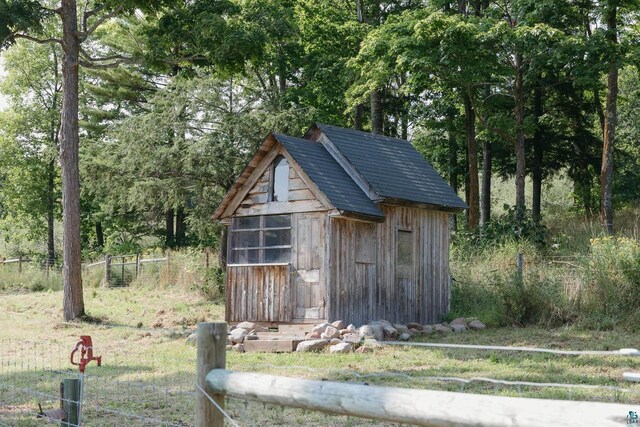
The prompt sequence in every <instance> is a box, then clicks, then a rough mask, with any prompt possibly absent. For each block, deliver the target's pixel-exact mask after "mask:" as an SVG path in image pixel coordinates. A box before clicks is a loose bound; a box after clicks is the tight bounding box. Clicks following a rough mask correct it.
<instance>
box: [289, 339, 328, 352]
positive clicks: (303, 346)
mask: <svg viewBox="0 0 640 427" xmlns="http://www.w3.org/2000/svg"><path fill="white" fill-rule="evenodd" d="M328 345H329V341H327V340H307V341H300V343H299V344H298V346H297V347H296V351H297V352H299V353H305V352H310V351H321V350H322V349H323V348H325V347H326V346H328Z"/></svg>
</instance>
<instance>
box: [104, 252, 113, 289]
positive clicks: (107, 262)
mask: <svg viewBox="0 0 640 427" xmlns="http://www.w3.org/2000/svg"><path fill="white" fill-rule="evenodd" d="M110 266H111V257H110V256H109V254H107V255H105V256H104V284H105V286H109V267H110Z"/></svg>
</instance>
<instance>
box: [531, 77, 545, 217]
mask: <svg viewBox="0 0 640 427" xmlns="http://www.w3.org/2000/svg"><path fill="white" fill-rule="evenodd" d="M543 113H544V111H543V104H542V88H540V87H537V88H536V89H535V93H534V97H533V114H534V115H535V119H536V131H535V133H534V135H533V165H532V167H531V175H532V180H533V191H532V193H531V195H532V198H533V201H532V203H531V213H532V215H533V220H534V221H535V222H536V223H539V222H540V220H541V219H542V214H541V212H542V211H541V203H542V161H543V156H544V153H543V144H542V124H541V123H540V118H541V117H542V114H543Z"/></svg>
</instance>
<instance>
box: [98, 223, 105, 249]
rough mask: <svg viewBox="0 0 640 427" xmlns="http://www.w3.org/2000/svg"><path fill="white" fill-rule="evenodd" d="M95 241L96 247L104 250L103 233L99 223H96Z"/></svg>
mask: <svg viewBox="0 0 640 427" xmlns="http://www.w3.org/2000/svg"><path fill="white" fill-rule="evenodd" d="M96 240H97V241H98V247H99V248H104V231H103V230H102V223H101V222H100V221H96Z"/></svg>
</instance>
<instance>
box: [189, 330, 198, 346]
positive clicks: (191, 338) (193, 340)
mask: <svg viewBox="0 0 640 427" xmlns="http://www.w3.org/2000/svg"><path fill="white" fill-rule="evenodd" d="M197 338H198V336H197V335H196V334H195V333H194V334H191V335H189V336H188V337H187V344H193V345H195V344H196V340H197Z"/></svg>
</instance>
